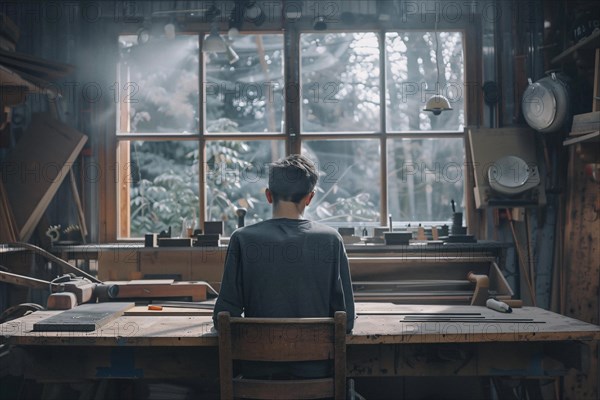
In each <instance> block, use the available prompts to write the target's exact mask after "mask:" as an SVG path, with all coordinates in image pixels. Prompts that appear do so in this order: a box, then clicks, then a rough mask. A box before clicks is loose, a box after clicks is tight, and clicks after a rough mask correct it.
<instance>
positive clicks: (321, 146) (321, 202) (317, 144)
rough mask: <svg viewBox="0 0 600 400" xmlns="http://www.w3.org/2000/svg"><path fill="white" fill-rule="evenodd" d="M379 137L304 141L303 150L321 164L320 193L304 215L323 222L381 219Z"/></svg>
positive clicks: (373, 220) (358, 221)
mask: <svg viewBox="0 0 600 400" xmlns="http://www.w3.org/2000/svg"><path fill="white" fill-rule="evenodd" d="M379 152H380V149H379V141H378V140H305V141H303V142H302V153H303V154H305V155H306V156H307V157H309V158H310V159H311V160H313V161H314V162H315V163H316V164H317V166H318V167H319V172H320V176H319V182H318V184H317V194H316V196H315V198H314V199H313V201H312V203H311V204H310V205H309V207H307V209H306V211H305V216H306V218H308V219H312V220H314V221H321V222H324V223H330V222H338V223H339V222H343V223H346V224H348V223H367V222H376V221H378V220H379V201H380V198H381V184H380V164H381V161H380V158H381V157H380V155H379Z"/></svg>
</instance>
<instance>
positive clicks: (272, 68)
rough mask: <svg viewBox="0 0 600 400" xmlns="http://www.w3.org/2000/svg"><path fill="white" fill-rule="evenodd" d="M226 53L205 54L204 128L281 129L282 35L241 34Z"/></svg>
mask: <svg viewBox="0 0 600 400" xmlns="http://www.w3.org/2000/svg"><path fill="white" fill-rule="evenodd" d="M228 43H229V45H230V46H231V48H232V49H233V51H234V52H235V53H236V54H237V55H238V57H239V60H238V61H235V62H233V63H230V61H232V60H233V59H232V58H231V57H232V55H228V53H205V55H206V57H207V58H206V82H205V83H204V84H203V90H204V92H205V93H204V98H205V104H206V131H207V132H215V133H224V132H275V133H280V132H283V116H284V112H283V106H284V100H283V88H284V84H283V35H281V34H268V35H267V34H265V35H241V36H239V37H237V38H235V39H233V40H232V41H230V42H228Z"/></svg>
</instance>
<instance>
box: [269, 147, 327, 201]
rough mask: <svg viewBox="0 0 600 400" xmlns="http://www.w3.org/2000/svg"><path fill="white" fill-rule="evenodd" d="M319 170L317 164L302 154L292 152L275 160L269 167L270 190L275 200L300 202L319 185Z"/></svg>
mask: <svg viewBox="0 0 600 400" xmlns="http://www.w3.org/2000/svg"><path fill="white" fill-rule="evenodd" d="M318 178H319V172H318V171H317V168H316V167H315V164H314V163H313V162H312V161H311V160H310V159H308V158H307V157H305V156H303V155H301V154H291V155H289V156H287V157H285V158H282V159H280V160H278V161H275V162H274V163H272V164H271V165H270V168H269V190H270V191H271V193H272V195H273V202H274V203H277V202H278V201H279V200H283V201H291V202H294V203H299V202H300V200H302V198H303V197H304V196H306V195H307V194H309V193H310V192H312V191H313V190H314V188H315V186H316V185H317V180H318Z"/></svg>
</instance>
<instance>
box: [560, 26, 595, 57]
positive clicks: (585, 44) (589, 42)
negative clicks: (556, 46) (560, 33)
mask: <svg viewBox="0 0 600 400" xmlns="http://www.w3.org/2000/svg"><path fill="white" fill-rule="evenodd" d="M594 46H600V29H596V30H595V31H594V32H592V34H591V35H590V36H588V37H586V38H585V39H581V40H580V41H579V42H577V43H575V44H574V45H573V46H571V47H569V48H568V49H566V50H565V51H563V52H562V53H560V54H559V55H557V56H556V57H554V58H553V59H552V61H550V63H552V64H558V63H559V62H561V61H563V60H564V58H566V57H567V56H568V55H570V54H571V53H573V52H574V51H576V50H580V49H586V48H593V47H594Z"/></svg>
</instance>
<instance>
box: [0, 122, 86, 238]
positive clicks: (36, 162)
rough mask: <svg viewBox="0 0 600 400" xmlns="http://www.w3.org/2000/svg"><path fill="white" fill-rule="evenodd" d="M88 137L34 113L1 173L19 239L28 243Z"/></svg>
mask: <svg viewBox="0 0 600 400" xmlns="http://www.w3.org/2000/svg"><path fill="white" fill-rule="evenodd" d="M86 141H87V136H85V135H84V134H82V133H81V132H79V131H77V130H75V129H73V128H71V127H69V126H68V125H65V124H63V123H62V122H60V121H58V120H56V119H54V118H52V117H50V116H49V115H48V114H34V115H33V117H32V120H31V124H30V125H29V127H28V128H27V130H26V131H25V133H24V134H23V137H22V138H21V140H20V141H19V142H18V143H17V146H16V147H15V148H14V149H13V150H12V152H11V153H10V154H9V155H8V156H7V157H6V160H5V162H4V163H3V164H4V165H5V173H3V174H2V178H3V180H4V185H5V188H6V190H7V192H8V198H9V200H10V204H11V205H12V210H13V213H14V217H15V222H16V225H17V227H18V229H19V239H20V240H21V241H27V240H28V239H29V238H30V236H31V234H32V233H33V231H34V230H35V227H36V225H37V224H38V222H39V221H40V219H41V217H42V214H43V213H44V212H45V211H46V208H47V207H48V205H49V204H50V201H51V200H52V197H54V194H55V193H56V192H57V190H58V188H59V186H60V184H61V183H62V181H63V180H64V178H65V177H66V175H67V173H68V172H69V169H70V167H71V164H72V163H73V162H74V161H75V158H76V157H77V155H78V154H79V152H80V151H81V149H82V148H83V145H84V144H85V142H86Z"/></svg>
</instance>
